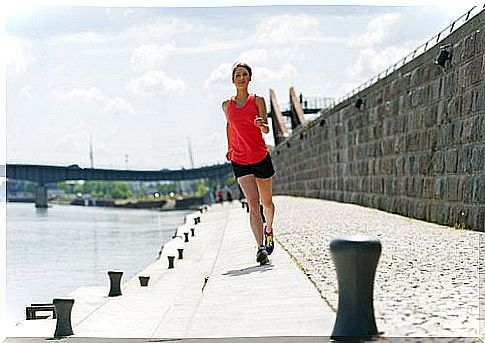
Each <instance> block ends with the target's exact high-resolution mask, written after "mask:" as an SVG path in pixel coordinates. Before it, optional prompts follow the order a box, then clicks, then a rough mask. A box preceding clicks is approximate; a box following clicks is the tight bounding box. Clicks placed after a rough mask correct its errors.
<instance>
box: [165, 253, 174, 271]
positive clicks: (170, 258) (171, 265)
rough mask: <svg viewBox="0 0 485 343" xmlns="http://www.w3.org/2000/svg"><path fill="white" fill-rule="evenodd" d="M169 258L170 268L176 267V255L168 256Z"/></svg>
mask: <svg viewBox="0 0 485 343" xmlns="http://www.w3.org/2000/svg"><path fill="white" fill-rule="evenodd" d="M167 258H168V269H172V268H173V267H174V265H173V260H174V259H175V256H167Z"/></svg>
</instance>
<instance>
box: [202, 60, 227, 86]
mask: <svg viewBox="0 0 485 343" xmlns="http://www.w3.org/2000/svg"><path fill="white" fill-rule="evenodd" d="M231 68H232V64H231V63H222V64H220V65H219V66H218V67H217V68H216V69H214V70H213V71H212V73H211V74H210V75H209V77H208V78H207V80H206V81H205V83H204V88H205V89H209V88H210V87H211V86H213V85H228V84H230V82H231Z"/></svg>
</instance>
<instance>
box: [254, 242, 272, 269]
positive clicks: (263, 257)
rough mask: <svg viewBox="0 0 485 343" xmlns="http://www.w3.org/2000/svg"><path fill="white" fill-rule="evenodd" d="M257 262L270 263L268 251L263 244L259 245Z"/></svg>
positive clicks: (261, 263)
mask: <svg viewBox="0 0 485 343" xmlns="http://www.w3.org/2000/svg"><path fill="white" fill-rule="evenodd" d="M256 262H259V264H260V265H261V266H262V265H264V264H267V263H269V259H268V253H267V252H266V248H265V247H264V246H263V245H262V246H260V247H259V249H258V252H257V253H256Z"/></svg>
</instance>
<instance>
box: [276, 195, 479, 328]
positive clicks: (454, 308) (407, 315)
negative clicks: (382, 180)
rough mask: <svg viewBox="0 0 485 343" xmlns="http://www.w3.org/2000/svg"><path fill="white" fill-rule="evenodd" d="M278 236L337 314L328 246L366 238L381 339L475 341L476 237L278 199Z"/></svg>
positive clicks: (343, 207) (363, 211) (353, 208)
mask: <svg viewBox="0 0 485 343" xmlns="http://www.w3.org/2000/svg"><path fill="white" fill-rule="evenodd" d="M274 201H275V206H276V217H275V223H274V227H275V237H276V239H277V241H278V242H279V243H280V244H281V245H283V247H284V249H285V250H287V251H288V252H289V253H290V254H291V255H292V256H293V257H294V259H295V260H296V261H297V263H298V264H299V265H300V267H301V269H302V270H303V271H304V272H305V273H306V274H307V275H308V277H309V278H310V280H311V281H312V282H313V283H314V284H315V286H316V287H317V289H318V290H319V291H320V294H321V295H322V297H323V298H324V299H325V300H326V301H327V302H328V303H329V304H330V305H331V306H332V308H334V309H335V310H336V309H337V305H338V286H337V277H336V272H335V268H334V265H333V262H332V259H331V255H330V249H329V244H330V241H331V239H332V238H334V237H335V236H338V235H341V234H356V233H361V234H368V235H373V236H375V237H377V238H378V239H379V240H380V241H381V244H382V254H381V257H380V260H379V264H378V267H377V272H376V280H375V284H374V313H375V317H376V324H377V327H378V329H379V331H381V332H383V335H384V336H401V337H402V336H408V337H419V336H421V337H431V336H433V337H438V336H441V337H460V336H461V337H477V336H478V335H479V332H478V331H479V330H478V326H479V320H478V317H479V305H478V304H479V281H478V272H479V269H478V267H479V239H480V238H481V239H482V241H483V238H484V237H483V235H484V234H483V233H478V232H471V231H465V230H455V229H453V228H451V227H448V226H442V225H437V224H433V223H428V222H424V221H419V220H415V219H411V218H407V217H403V216H399V215H395V214H391V213H387V212H383V211H379V210H376V209H372V208H367V207H362V206H358V205H353V204H345V203H338V202H331V201H325V200H321V199H308V198H298V197H287V196H276V197H275V198H274Z"/></svg>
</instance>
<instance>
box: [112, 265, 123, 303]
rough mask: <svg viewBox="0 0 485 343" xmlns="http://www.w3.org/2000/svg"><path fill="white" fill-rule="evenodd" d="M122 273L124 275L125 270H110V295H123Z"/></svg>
mask: <svg viewBox="0 0 485 343" xmlns="http://www.w3.org/2000/svg"><path fill="white" fill-rule="evenodd" d="M122 275H123V272H119V271H109V272H108V276H109V283H110V288H109V294H108V297H117V296H119V295H121V276H122Z"/></svg>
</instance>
